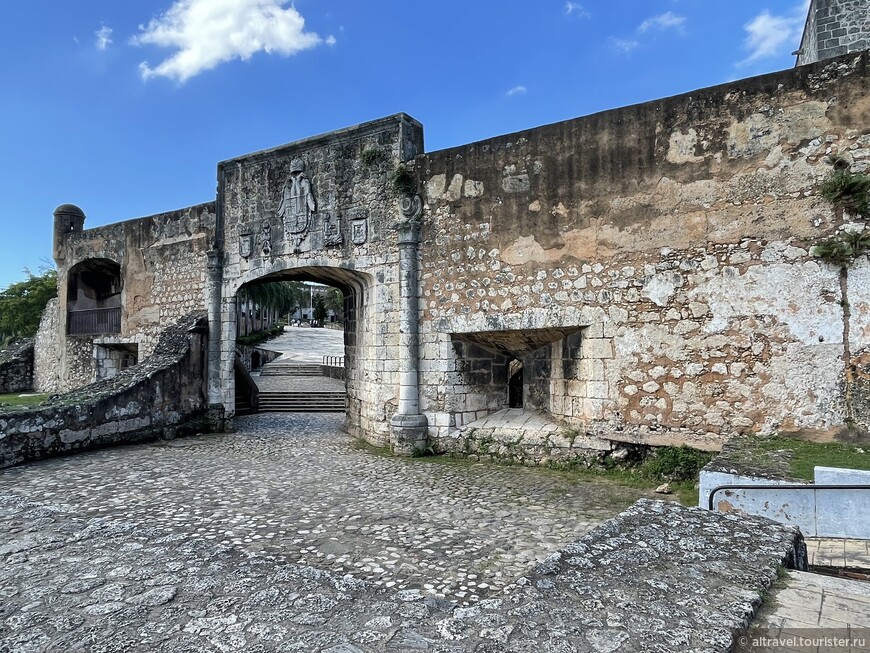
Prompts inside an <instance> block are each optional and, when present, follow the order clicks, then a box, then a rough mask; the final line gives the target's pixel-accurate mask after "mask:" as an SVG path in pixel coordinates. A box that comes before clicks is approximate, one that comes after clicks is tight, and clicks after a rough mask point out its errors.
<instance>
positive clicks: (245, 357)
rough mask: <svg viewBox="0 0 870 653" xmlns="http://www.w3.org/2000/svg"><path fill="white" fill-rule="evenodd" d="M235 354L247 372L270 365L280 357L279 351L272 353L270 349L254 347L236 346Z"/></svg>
mask: <svg viewBox="0 0 870 653" xmlns="http://www.w3.org/2000/svg"><path fill="white" fill-rule="evenodd" d="M236 353H237V354H238V355H239V358H241V360H242V363H243V364H244V366H245V369H246V370H248V371H249V372H250V371H251V370H257V369H260V368H261V367H262V366H263V365H265V364H266V363H271V362H272V361H273V360H275V359H276V358H279V357H280V356H281V352H280V351H272V350H271V349H265V348H263V347H258V346H255V345H239V344H237V345H236ZM255 354H256V355H255ZM255 363H258V364H255Z"/></svg>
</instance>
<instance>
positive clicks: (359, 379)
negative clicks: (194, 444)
mask: <svg viewBox="0 0 870 653" xmlns="http://www.w3.org/2000/svg"><path fill="white" fill-rule="evenodd" d="M325 263H326V262H325V261H320V262H318V263H317V264H309V265H293V264H292V263H290V262H285V261H275V262H274V263H273V264H272V265H270V266H269V268H268V269H266V270H264V269H262V268H261V269H259V270H251V271H249V272H248V273H247V274H245V275H243V276H241V277H239V278H238V279H236V280H234V281H233V282H231V283H229V284H226V285H225V286H224V295H223V303H224V308H223V311H222V312H223V313H224V315H225V316H228V315H232V316H234V315H235V303H236V297H237V295H238V292H239V290H241V289H242V288H245V287H247V286H250V285H253V284H257V283H271V282H277V281H309V282H316V283H322V284H324V285H328V286H332V287H334V288H338V289H339V290H340V291H341V292H342V294H343V295H344V327H345V328H344V352H345V353H344V360H345V370H346V379H345V387H346V390H347V395H348V401H347V411H346V424H347V428H348V431H350V432H351V434H353V435H360V434H361V433H362V432H363V431H364V430H366V431H368V430H370V428H371V427H370V426H368V427H365V426H364V425H363V424H362V423H361V422H362V421H363V420H364V418H365V416H366V415H370V414H371V412H372V405H376V404H377V403H380V402H379V401H378V400H377V399H375V398H373V397H371V396H370V395H371V392H370V390H369V388H368V387H367V386H369V385H370V383H371V381H372V370H371V369H370V368H371V367H372V365H371V363H372V360H373V359H374V358H377V357H378V356H379V355H380V356H381V357H383V353H382V352H380V353H378V352H377V351H375V349H376V348H374V347H372V346H371V344H372V343H370V342H369V340H370V336H371V334H372V331H373V328H374V326H373V325H374V321H375V320H376V316H375V313H374V306H375V305H376V303H377V297H376V294H377V292H378V288H379V282H378V279H377V278H376V275H373V274H370V273H368V272H362V271H360V270H356V269H353V268H350V267H348V266H346V265H345V266H342V265H334V264H333V265H329V264H325ZM221 336H222V338H221V339H222V352H223V354H224V355H223V357H222V363H223V365H224V369H225V371H226V369H227V367H228V366H231V365H232V360H233V357H232V356H231V355H229V354H228V352H231V351H232V352H234V348H235V339H236V324H235V319H232V320H229V319H227V318H226V317H225V318H224V320H223V326H222V334H221ZM364 350H365V353H363V354H361V352H363V351H364ZM375 372H376V370H375ZM222 386H223V393H224V407H225V410H226V411H227V414H228V415H233V414H235V377H234V375H233V374H227V373H224V374H223V379H222ZM363 404H371V405H369V406H368V407H364V406H363Z"/></svg>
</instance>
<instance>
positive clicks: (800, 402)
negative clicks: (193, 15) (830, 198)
mask: <svg viewBox="0 0 870 653" xmlns="http://www.w3.org/2000/svg"><path fill="white" fill-rule="evenodd" d="M868 80H870V63H868V54H867V53H866V52H865V53H862V54H857V55H849V56H845V57H841V58H839V59H835V60H831V61H827V62H822V63H819V64H815V65H812V66H807V67H803V68H798V69H795V70H791V71H786V72H783V73H776V74H773V75H767V76H764V77H759V78H754V79H749V80H742V81H739V82H734V83H730V84H726V85H723V86H718V87H714V88H710V89H704V90H700V91H697V92H693V93H690V94H686V95H681V96H678V97H674V98H669V99H665V100H660V101H656V102H649V103H646V104H642V105H637V106H632V107H626V108H622V109H617V110H613V111H607V112H604V113H600V114H596V115H593V116H589V117H585V118H580V119H577V120H570V121H566V122H562V123H558V124H554V125H549V126H545V127H539V128H535V129H530V130H527V131H525V132H520V133H517V134H512V135H507V136H500V137H497V138H493V139H490V140H487V141H482V142H480V143H473V144H470V145H466V146H461V147H457V148H453V149H449V150H444V151H441V152H433V153H428V154H424V153H423V152H424V150H423V131H422V126H421V125H420V124H419V123H417V122H416V121H414V120H413V119H412V118H410V117H409V116H407V115H405V114H398V115H396V116H391V117H388V118H384V119H381V120H376V121H373V122H370V123H366V124H363V125H359V126H357V127H353V128H349V129H345V130H340V131H337V132H332V133H329V134H325V135H323V136H318V137H313V138H310V139H306V140H303V141H299V142H296V143H292V144H289V145H285V146H282V147H279V148H275V149H272V150H267V151H263V152H258V153H254V154H251V155H247V156H243V157H239V158H237V159H233V160H230V161H225V162H222V163H220V164H219V166H218V196H217V199H216V202H215V203H210V204H203V205H199V206H195V207H191V208H188V209H183V210H180V211H175V212H171V213H166V214H160V215H157V216H152V217H149V218H142V219H139V220H131V221H128V222H122V223H117V224H114V225H108V226H105V227H100V228H97V229H90V230H84V229H83V224H84V216H83V215H79V213H80V211H79V210H78V209H76V208H75V207H71V208H70V207H67V208H66V209H64V211H66V212H64V211H61V210H60V209H59V211H60V213H58V214H56V243H55V258H56V259H57V261H58V267H59V275H58V276H59V288H60V293H59V298H58V301H57V303H56V304H52V305H51V307H50V308H49V310H48V311H47V313H46V316H45V318H44V320H43V325H42V328H41V330H40V334H39V337H38V342H39V345H38V347H37V349H38V351H37V355H36V360H37V363H36V367H37V370H36V371H37V373H36V378H37V381H38V384H39V386H40V389H45V390H52V391H55V390H68V389H72V388H76V387H81V386H82V385H85V384H87V383H89V382H91V381H92V380H94V379H95V378H100V375H101V374H103V375H106V374H107V370H110V369H111V371H112V372H113V373H114V372H116V371H117V367H118V365H119V364H120V363H121V362H123V358H117V356H124V355H125V353H124V352H129V350H130V349H131V348H133V347H135V351H136V355H137V357H138V360H142V359H144V358H145V357H146V356H148V355H149V354H150V353H151V351H153V347H154V343H155V342H156V338H157V334H158V333H159V332H160V330H161V329H162V328H163V327H164V326H165V325H167V324H170V323H172V322H173V321H175V320H176V319H178V317H180V316H181V315H183V314H185V313H187V312H189V311H191V310H202V309H203V308H205V309H206V310H207V311H208V320H209V333H210V336H209V351H208V357H207V358H208V365H207V366H206V367H207V373H208V405H209V407H210V409H211V410H212V411H214V410H219V411H220V412H221V413H222V414H223V416H224V417H225V418H229V419H230V420H231V418H232V416H233V414H234V409H235V406H234V384H235V377H234V372H233V360H234V356H235V348H236V332H235V330H236V320H235V315H236V295H237V293H238V291H239V289H240V288H242V287H243V286H244V285H245V284H250V283H260V282H266V281H279V280H288V279H298V280H310V281H318V282H322V283H327V284H331V285H334V286H337V287H339V288H341V289H342V290H343V292H344V293H345V297H346V299H345V314H346V325H345V326H346V330H345V344H346V361H347V379H346V386H347V391H348V413H347V415H348V430H349V431H350V433H351V434H352V435H354V436H357V437H362V438H365V439H367V440H368V441H370V442H373V443H376V444H386V443H391V444H393V446H394V447H395V446H396V438H397V433H399V434H401V433H411V432H416V431H415V429H423V432H424V433H427V434H428V437H429V440H430V442H431V443H432V444H433V445H434V447H435V448H436V449H439V450H445V449H461V448H462V440H463V438H468V437H469V432H468V431H467V430H464V429H467V427H468V425H469V424H472V423H473V422H474V421H475V420H478V419H480V418H482V417H484V416H486V415H488V414H490V413H492V412H494V411H498V410H500V409H503V408H507V407H509V406H512V405H518V403H522V405H523V406H524V408H526V409H531V410H534V411H538V412H540V413H543V414H544V415H545V416H548V417H550V418H552V419H553V420H554V421H555V422H557V423H559V424H561V426H559V427H558V428H559V432H557V433H554V434H553V438H555V439H556V440H558V442H556V446H562V447H565V448H571V447H588V448H592V449H596V448H598V449H608V448H611V447H613V446H615V445H613V444H612V442H613V441H624V442H630V443H640V444H652V445H660V444H675V443H681V442H686V443H689V444H692V445H694V446H697V447H701V448H706V449H715V448H718V447H719V446H721V444H722V442H723V441H724V440H725V439H726V438H727V437H729V436H730V435H733V434H736V433H744V432H771V431H774V430H784V431H812V432H814V433H816V434H818V433H827V434H830V435H833V434H836V433H839V432H840V431H842V430H843V428H844V426H845V412H844V408H843V399H844V385H843V383H844V376H845V373H844V367H843V360H842V355H843V349H844V347H843V344H844V340H843V331H844V315H843V309H842V305H841V303H840V285H839V271H838V269H837V268H836V267H833V266H830V265H828V264H826V263H824V262H822V261H820V260H818V259H817V258H814V257H813V256H812V255H811V254H810V249H811V247H812V245H813V244H814V243H816V242H818V240H819V239H820V238H822V237H824V236H826V235H830V234H831V233H833V232H835V231H836V230H837V229H838V228H839V227H841V226H842V225H843V224H844V222H845V220H846V218H844V216H842V215H837V214H835V212H834V211H832V209H831V207H830V205H828V204H827V203H825V202H824V201H823V200H821V199H820V198H819V196H818V186H819V183H820V182H821V181H822V180H823V179H824V178H826V177H827V175H828V174H829V173H830V172H831V170H832V167H831V165H830V163H829V156H830V155H832V154H837V155H841V156H842V157H844V159H845V160H847V161H848V163H849V164H850V165H851V168H852V170H853V171H854V172H866V171H867V170H868V168H870V124H868V122H867V118H866V116H867V115H870V99H868V98H870V93H868V90H870V89H868V86H870V83H868ZM415 192H418V193H419V195H415ZM61 208H63V207H61ZM76 211H78V212H79V213H76ZM418 234H419V236H418ZM418 239H421V242H419V246H418V243H417V241H418ZM418 268H419V274H418V272H417V269H418ZM113 271H114V272H113ZM113 274H116V275H117V279H114V278H113V277H112V275H113ZM106 279H108V281H106ZM101 280H102V281H101ZM418 284H419V302H420V305H419V309H418V308H417V307H416V302H417V296H418V293H417V286H418ZM83 288H84V289H85V291H83V290H82V289H83ZM409 293H410V294H409ZM848 293H849V302H850V306H851V309H852V310H851V313H852V318H851V331H850V333H849V334H848V335H849V343H850V348H851V351H852V353H853V356H854V357H855V360H856V361H857V362H858V363H859V364H860V365H864V364H865V362H866V361H867V360H870V351H868V336H870V311H868V310H867V309H868V304H870V265H868V264H867V261H866V258H861V259H860V260H858V261H857V262H856V263H855V264H854V265H853V266H852V267H851V269H850V271H849V282H848ZM112 302H115V303H114V304H113V303H112ZM110 305H111V306H115V305H117V306H118V307H119V308H120V325H119V328H118V333H117V334H113V335H101V336H88V335H70V334H69V333H68V331H69V324H70V320H72V319H73V318H72V317H69V316H70V315H71V313H69V311H68V309H70V307H71V306H74V307H75V308H76V310H81V311H84V312H87V311H88V310H91V308H92V307H93V306H97V307H100V306H110ZM96 310H104V309H101V308H98V309H96ZM76 319H80V318H76ZM418 331H419V335H420V347H419V358H418V356H417V347H416V340H417V336H416V334H417V332H418ZM53 353H57V354H58V356H59V358H60V361H61V363H60V365H57V364H56V363H55V364H54V365H52V358H51V356H52V354H53ZM112 366H115V367H114V368H113V367H112ZM861 369H863V368H861ZM418 383H419V386H420V391H419V395H418V392H417V384H418ZM859 390H860V386H859ZM862 392H863V391H862ZM868 396H870V395H868ZM866 403H870V400H867V397H864V396H863V395H862V394H861V392H858V393H857V394H856V396H855V405H857V406H862V405H864V404H866ZM418 404H419V406H418ZM211 417H212V423H213V424H218V425H219V424H221V422H220V421H219V420H216V419H215V416H214V413H213V412H212V416H211ZM859 421H860V416H859ZM225 426H227V427H229V426H230V424H229V423H225ZM554 428H556V427H554ZM403 429H405V430H403ZM415 446H416V445H415Z"/></svg>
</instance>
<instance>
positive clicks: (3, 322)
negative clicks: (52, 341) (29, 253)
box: [0, 269, 57, 341]
mask: <svg viewBox="0 0 870 653" xmlns="http://www.w3.org/2000/svg"><path fill="white" fill-rule="evenodd" d="M24 272H25V273H26V274H27V279H26V280H24V281H19V282H17V283H13V284H12V285H10V286H9V287H8V288H6V289H5V290H3V291H2V292H0V341H8V340H11V339H13V338H29V337H32V336H35V335H36V332H37V330H38V329H39V321H40V319H41V318H42V312H43V311H44V310H45V305H46V304H48V301H49V300H50V299H52V298H53V297H57V272H56V271H55V270H44V271H43V272H42V274H40V275H38V276H37V275H35V274H33V273H32V272H31V271H30V270H27V269H25V270H24Z"/></svg>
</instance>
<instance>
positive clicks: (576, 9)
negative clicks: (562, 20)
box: [565, 2, 591, 18]
mask: <svg viewBox="0 0 870 653" xmlns="http://www.w3.org/2000/svg"><path fill="white" fill-rule="evenodd" d="M565 15H566V16H571V15H575V16H577V17H578V18H589V17H590V15H591V14H590V13H589V12H588V11H586V8H585V7H584V6H583V5H581V4H580V3H579V2H566V3H565Z"/></svg>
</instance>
